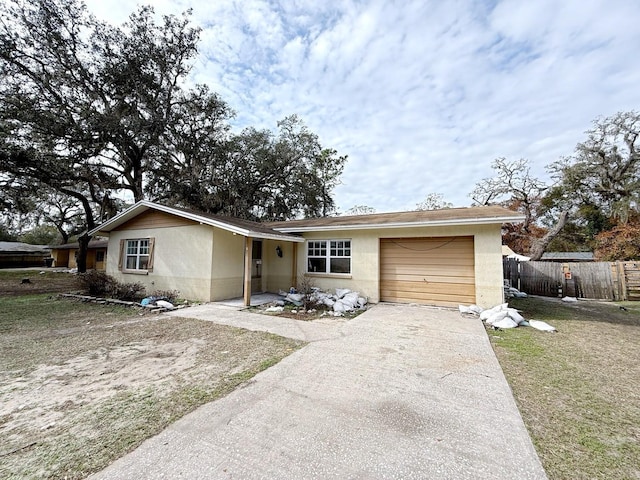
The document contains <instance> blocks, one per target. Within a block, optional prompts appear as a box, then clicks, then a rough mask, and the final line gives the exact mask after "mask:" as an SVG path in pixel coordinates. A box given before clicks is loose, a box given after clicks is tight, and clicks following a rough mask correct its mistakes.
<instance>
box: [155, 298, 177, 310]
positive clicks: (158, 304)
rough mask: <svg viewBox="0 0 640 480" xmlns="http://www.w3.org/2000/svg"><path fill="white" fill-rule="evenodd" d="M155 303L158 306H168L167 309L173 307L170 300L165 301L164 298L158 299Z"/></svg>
mask: <svg viewBox="0 0 640 480" xmlns="http://www.w3.org/2000/svg"><path fill="white" fill-rule="evenodd" d="M156 305H157V306H158V307H162V308H168V309H170V310H171V309H173V308H174V307H173V303H171V302H167V301H166V300H158V301H157V302H156Z"/></svg>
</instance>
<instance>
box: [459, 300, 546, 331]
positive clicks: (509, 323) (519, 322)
mask: <svg viewBox="0 0 640 480" xmlns="http://www.w3.org/2000/svg"><path fill="white" fill-rule="evenodd" d="M458 309H459V310H460V313H463V314H468V315H474V316H478V317H480V320H482V321H483V322H484V323H486V324H487V325H489V326H491V327H493V328H494V329H496V330H497V329H503V328H516V327H533V328H535V329H537V330H542V331H545V332H555V331H557V330H556V329H555V328H554V327H552V326H551V325H549V324H548V323H546V322H543V321H541V320H525V318H524V317H523V316H522V315H520V312H518V310H516V309H515V308H509V304H508V303H502V304H500V305H496V306H495V307H493V308H489V309H487V310H483V309H482V308H481V307H479V306H478V305H469V306H466V305H459V306H458Z"/></svg>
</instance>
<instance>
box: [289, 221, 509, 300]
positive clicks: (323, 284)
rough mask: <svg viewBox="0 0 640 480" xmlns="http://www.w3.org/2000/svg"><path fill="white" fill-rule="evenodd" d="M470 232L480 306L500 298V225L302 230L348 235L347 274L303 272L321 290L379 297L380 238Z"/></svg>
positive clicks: (302, 248)
mask: <svg viewBox="0 0 640 480" xmlns="http://www.w3.org/2000/svg"><path fill="white" fill-rule="evenodd" d="M460 235H464V236H473V237H474V250H475V278H476V283H475V287H476V303H477V304H478V305H480V306H481V307H483V308H487V307H492V306H494V305H496V304H498V303H501V302H502V299H503V289H502V250H501V246H502V239H501V233H500V225H477V226H451V227H422V228H411V229H406V228H405V229H402V228H397V229H380V230H375V231H372V230H352V231H334V232H318V233H305V234H304V237H305V239H307V240H311V239H351V275H326V274H322V275H321V274H306V275H307V277H308V278H310V279H311V280H312V283H313V284H314V285H315V286H317V287H320V288H322V289H325V290H331V289H335V288H349V289H351V290H354V291H358V292H360V293H361V294H363V295H366V296H367V297H368V298H369V301H371V302H374V303H376V302H378V301H380V296H379V294H380V285H379V280H380V272H379V258H380V238H399V237H440V236H442V237H447V236H460ZM297 248H298V266H297V269H298V275H299V276H301V275H304V272H305V271H306V259H307V256H306V243H304V244H298V246H297Z"/></svg>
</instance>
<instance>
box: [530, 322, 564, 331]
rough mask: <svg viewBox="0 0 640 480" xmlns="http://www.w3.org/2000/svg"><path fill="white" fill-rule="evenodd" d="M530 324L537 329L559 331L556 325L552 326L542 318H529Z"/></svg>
mask: <svg viewBox="0 0 640 480" xmlns="http://www.w3.org/2000/svg"><path fill="white" fill-rule="evenodd" d="M529 325H530V326H532V327H533V328H535V329H536V330H542V331H543V332H557V331H558V330H556V328H555V327H552V326H551V325H549V324H548V323H547V322H543V321H542V320H529Z"/></svg>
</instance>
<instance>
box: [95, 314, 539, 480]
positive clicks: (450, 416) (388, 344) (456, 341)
mask: <svg viewBox="0 0 640 480" xmlns="http://www.w3.org/2000/svg"><path fill="white" fill-rule="evenodd" d="M177 314H178V315H180V316H185V315H188V316H194V317H195V318H207V319H209V320H211V321H216V322H219V323H224V324H226V325H235V326H241V327H244V328H252V329H256V330H266V331H270V332H274V333H279V334H282V335H287V336H293V338H303V339H306V340H307V341H311V343H310V344H309V345H307V346H306V347H304V348H303V349H301V350H299V351H297V352H295V353H294V354H292V355H290V356H289V357H287V358H285V359H284V360H282V361H281V362H280V363H279V364H277V365H275V366H273V367H271V368H269V369H268V370H266V371H264V372H262V373H260V374H258V375H257V376H255V377H254V379H252V380H251V381H250V382H248V383H247V384H246V385H245V386H244V387H241V388H239V389H237V390H236V391H234V392H232V393H231V394H229V395H228V396H226V397H224V398H222V399H220V400H217V401H215V402H211V403H209V404H207V405H204V406H202V407H201V408H199V409H198V410H196V411H195V412H193V413H191V414H189V415H187V416H186V417H184V418H182V419H181V420H179V421H177V422H176V423H174V424H173V425H171V426H170V427H169V428H167V429H166V430H165V431H163V432H162V433H160V434H159V435H157V436H156V437H153V438H151V439H149V440H147V441H146V442H144V443H143V444H142V445H141V446H140V447H139V448H138V449H136V450H135V451H134V452H132V453H130V454H128V455H126V456H124V457H123V458H121V459H119V460H118V461H116V462H115V463H114V464H112V465H111V466H109V467H108V468H106V469H105V470H104V471H102V472H100V473H98V474H97V475H95V476H94V477H93V478H100V479H131V478H136V479H157V478H167V479H169V478H170V479H177V478H183V479H292V478H295V479H325V478H335V479H347V478H349V479H429V478H434V479H477V478H482V479H514V478H517V479H544V478H546V476H545V473H544V471H543V469H542V467H541V465H540V462H539V460H538V457H537V455H536V453H535V451H534V449H533V446H532V444H531V441H530V439H529V436H528V434H527V431H526V429H525V427H524V424H523V422H522V419H521V417H520V414H519V412H518V410H517V408H516V405H515V402H514V400H513V397H512V394H511V391H510V389H509V386H508V385H507V383H506V381H505V378H504V376H503V374H502V370H501V369H500V366H499V365H498V362H497V360H496V358H495V355H494V354H493V351H492V349H491V346H490V344H489V341H488V339H487V336H486V333H485V331H484V327H483V326H482V324H481V322H480V321H479V320H476V319H469V318H461V317H460V315H459V314H458V313H457V312H454V311H451V310H445V309H436V308H428V307H421V306H410V305H402V306H401V305H389V304H379V305H376V306H374V307H373V308H371V309H370V310H368V311H367V312H365V313H364V314H362V315H360V316H358V317H356V318H355V319H353V320H350V321H346V320H341V319H332V320H333V323H331V322H329V323H318V322H299V321H295V320H285V319H276V318H272V317H265V316H260V315H257V314H250V313H247V312H241V311H238V310H237V309H233V308H229V307H221V306H216V305H205V306H202V307H198V309H196V308H193V309H185V310H181V311H180V312H177Z"/></svg>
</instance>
